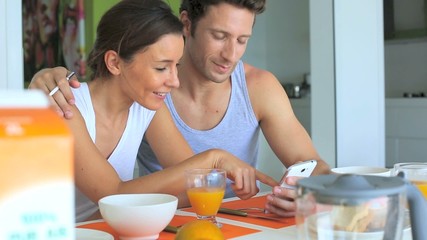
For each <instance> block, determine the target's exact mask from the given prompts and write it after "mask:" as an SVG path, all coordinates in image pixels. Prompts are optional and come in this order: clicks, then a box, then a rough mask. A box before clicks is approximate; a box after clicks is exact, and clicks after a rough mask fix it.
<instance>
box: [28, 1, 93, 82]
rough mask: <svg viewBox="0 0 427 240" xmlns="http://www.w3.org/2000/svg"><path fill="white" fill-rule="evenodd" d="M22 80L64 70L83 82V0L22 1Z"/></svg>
mask: <svg viewBox="0 0 427 240" xmlns="http://www.w3.org/2000/svg"><path fill="white" fill-rule="evenodd" d="M22 10H23V11H22V15H23V16H22V24H23V28H22V29H23V50H24V56H23V61H24V79H25V81H26V82H29V81H31V78H32V76H33V75H34V74H35V73H36V72H37V71H39V70H40V69H43V68H47V67H54V66H64V67H66V68H67V69H69V70H72V71H74V72H76V75H77V76H78V77H79V78H81V79H84V76H85V73H86V69H85V41H84V39H85V34H84V33H85V30H84V7H83V0H22Z"/></svg>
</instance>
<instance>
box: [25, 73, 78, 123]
mask: <svg viewBox="0 0 427 240" xmlns="http://www.w3.org/2000/svg"><path fill="white" fill-rule="evenodd" d="M69 73H70V71H68V70H67V69H66V68H64V67H55V68H45V69H42V70H40V71H38V72H37V73H36V74H35V75H34V76H33V78H32V79H31V83H30V85H29V86H28V88H30V89H39V90H42V91H43V92H44V93H45V94H46V95H49V93H50V91H52V89H54V88H55V87H56V86H58V87H59V91H57V92H56V93H55V94H53V96H52V97H49V101H50V102H51V105H52V107H53V108H54V109H55V111H56V112H57V113H58V114H59V115H60V116H63V117H65V118H67V119H70V118H72V117H73V113H72V111H71V105H73V104H74V95H73V93H72V92H71V88H70V86H71V87H74V88H78V87H80V83H79V81H78V79H77V77H76V76H73V77H71V78H70V81H67V80H66V77H67V75H68V74H69Z"/></svg>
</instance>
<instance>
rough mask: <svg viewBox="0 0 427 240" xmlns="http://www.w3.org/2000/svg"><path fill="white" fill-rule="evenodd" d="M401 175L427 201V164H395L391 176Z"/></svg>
mask: <svg viewBox="0 0 427 240" xmlns="http://www.w3.org/2000/svg"><path fill="white" fill-rule="evenodd" d="M401 172H402V173H403V177H404V178H405V179H408V180H409V181H410V182H411V183H413V184H414V185H415V186H416V187H417V188H418V189H419V190H420V192H421V193H422V194H423V195H424V198H425V199H427V162H426V163H424V162H408V163H396V164H394V168H393V173H392V175H393V176H397V175H398V174H399V173H401Z"/></svg>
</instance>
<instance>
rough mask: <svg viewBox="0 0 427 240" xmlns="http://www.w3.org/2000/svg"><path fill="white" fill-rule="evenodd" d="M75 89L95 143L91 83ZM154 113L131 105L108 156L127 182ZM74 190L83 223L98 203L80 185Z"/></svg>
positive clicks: (94, 210)
mask: <svg viewBox="0 0 427 240" xmlns="http://www.w3.org/2000/svg"><path fill="white" fill-rule="evenodd" d="M72 91H73V94H74V98H75V99H76V106H77V108H78V109H79V111H80V113H81V114H82V116H83V118H84V120H85V123H86V127H87V130H88V132H89V135H90V137H91V138H92V141H93V142H95V136H96V127H95V111H94V109H93V104H92V100H91V98H90V92H89V88H88V85H87V83H81V86H80V87H79V88H77V89H72ZM154 114H155V111H152V110H149V109H146V108H144V107H142V106H141V105H139V104H138V103H134V104H133V105H132V106H131V107H130V108H129V116H128V120H127V123H126V128H125V130H124V132H123V135H122V137H121V138H120V141H119V143H118V144H117V147H116V148H115V149H114V151H113V152H112V153H111V156H110V157H109V158H108V162H109V163H110V164H111V166H112V167H113V168H114V169H115V170H116V172H117V174H118V175H119V176H120V179H121V180H122V181H128V180H131V179H132V178H133V172H134V167H135V159H136V155H137V151H138V147H139V145H140V143H141V139H142V136H143V135H144V133H145V130H146V129H147V127H148V125H149V124H150V122H151V120H152V119H153V116H154ZM76 141H78V139H76ZM75 190H76V191H75V194H76V195H75V197H76V202H75V204H76V221H77V222H81V221H84V220H85V219H87V218H88V217H89V216H91V215H92V214H93V213H95V212H96V211H97V210H98V203H93V202H92V201H91V200H90V199H89V198H87V197H86V196H85V195H84V194H83V193H82V192H80V191H79V189H78V188H77V187H76V188H75Z"/></svg>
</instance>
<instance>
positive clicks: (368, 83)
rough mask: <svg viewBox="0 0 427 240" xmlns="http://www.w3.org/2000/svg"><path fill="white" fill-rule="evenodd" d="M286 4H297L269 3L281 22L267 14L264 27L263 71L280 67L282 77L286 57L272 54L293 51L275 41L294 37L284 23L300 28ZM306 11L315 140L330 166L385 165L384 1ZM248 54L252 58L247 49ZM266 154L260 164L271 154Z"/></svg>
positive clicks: (335, 1) (333, 2)
mask: <svg viewBox="0 0 427 240" xmlns="http://www.w3.org/2000/svg"><path fill="white" fill-rule="evenodd" d="M287 2H293V3H294V2H295V1H283V2H282V1H279V0H277V1H270V2H268V4H269V5H268V6H267V14H268V15H269V14H270V12H268V11H269V9H268V8H270V9H271V8H273V11H272V13H275V14H273V16H274V17H276V18H277V19H280V20H276V21H269V20H270V19H272V18H273V16H267V19H266V21H265V22H264V23H263V24H264V25H263V26H262V27H266V28H267V27H268V29H273V30H271V31H269V30H267V35H268V36H267V37H266V40H268V46H267V48H266V50H267V54H266V55H265V57H266V58H267V60H266V62H267V69H274V70H277V71H279V69H282V70H281V71H282V74H286V71H285V70H284V68H285V67H286V66H283V64H282V62H285V61H288V60H289V56H288V55H285V54H280V53H278V54H279V55H277V54H274V51H276V52H279V51H280V50H281V49H286V48H292V47H291V45H292V43H289V45H287V44H286V43H284V40H279V38H278V37H279V35H280V34H283V36H285V35H287V34H292V32H287V31H286V24H284V22H292V21H293V22H294V27H295V26H297V25H298V24H297V23H298V21H295V20H292V19H290V18H288V17H290V16H294V15H293V14H290V13H289V12H287V10H289V8H288V9H287V8H286V6H287V5H286V3H287ZM291 5H292V4H291ZM279 6H281V7H279ZM309 9H310V11H309V13H310V18H309V19H310V51H311V54H310V55H311V56H310V59H311V65H310V67H311V84H312V86H311V89H312V93H311V109H312V114H311V124H312V125H311V136H312V139H313V142H314V144H315V146H316V148H317V150H318V151H319V153H320V155H321V156H322V158H324V159H325V160H326V161H327V162H328V163H329V164H330V165H331V166H336V165H337V166H347V165H356V164H357V165H373V166H384V165H385V156H384V155H385V147H384V145H385V133H384V128H385V126H384V125H385V123H384V41H383V15H382V13H383V5H382V0H359V1H347V0H323V1H319V0H310V1H309ZM255 27H258V26H255ZM295 28H298V27H295ZM279 33H280V34H279ZM271 38H275V41H270V40H271ZM252 43H253V42H252ZM259 44H260V45H256V46H261V45H262V44H263V43H259ZM264 44H266V43H264ZM247 54H248V56H251V48H248V51H247ZM279 56H280V58H279ZM268 59H273V60H272V61H270V60H268ZM292 59H293V58H292V56H291V60H290V61H292ZM258 61H260V60H258ZM273 73H275V72H273ZM275 74H276V76H278V75H279V73H275ZM262 152H264V149H263V150H262ZM267 152H268V151H267ZM265 156H267V157H263V156H261V161H262V160H263V159H264V158H266V159H270V156H271V155H270V153H265Z"/></svg>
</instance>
